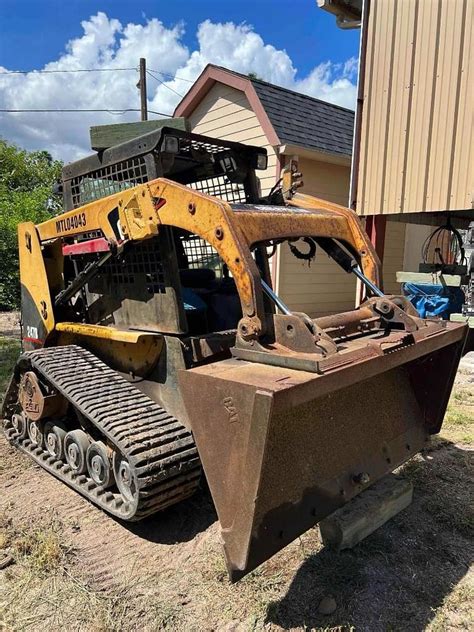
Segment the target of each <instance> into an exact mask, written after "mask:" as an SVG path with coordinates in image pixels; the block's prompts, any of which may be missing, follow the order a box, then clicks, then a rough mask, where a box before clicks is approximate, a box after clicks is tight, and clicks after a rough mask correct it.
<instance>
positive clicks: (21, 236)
mask: <svg viewBox="0 0 474 632" xmlns="http://www.w3.org/2000/svg"><path fill="white" fill-rule="evenodd" d="M18 249H19V257H20V281H21V284H22V285H23V286H24V287H25V289H26V290H27V291H28V292H29V294H30V295H31V298H32V300H33V302H34V304H35V306H36V309H37V312H38V315H39V318H40V319H41V321H42V323H43V326H44V329H45V333H46V335H48V334H49V333H50V332H51V331H52V330H53V329H54V314H53V306H52V303H51V295H50V290H49V284H48V276H47V274H46V268H45V265H44V259H43V253H42V250H41V244H40V240H39V238H38V233H37V231H36V227H35V225H34V224H33V222H23V223H21V224H19V225H18ZM31 324H33V323H31Z"/></svg>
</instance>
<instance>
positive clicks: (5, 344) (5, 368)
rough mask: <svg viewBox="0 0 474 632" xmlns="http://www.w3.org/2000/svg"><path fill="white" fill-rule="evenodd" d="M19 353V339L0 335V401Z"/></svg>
mask: <svg viewBox="0 0 474 632" xmlns="http://www.w3.org/2000/svg"><path fill="white" fill-rule="evenodd" d="M19 355H20V341H19V340H15V339H13V338H5V337H3V336H0V401H1V399H2V398H3V393H4V392H5V389H6V387H7V384H8V382H9V380H10V377H11V374H12V370H13V367H14V366H15V362H16V361H17V359H18V356H19Z"/></svg>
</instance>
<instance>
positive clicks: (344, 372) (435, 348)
mask: <svg viewBox="0 0 474 632" xmlns="http://www.w3.org/2000/svg"><path fill="white" fill-rule="evenodd" d="M464 335H465V328H464V327H463V326H462V325H461V326H459V325H458V324H455V323H448V324H447V326H446V329H445V330H444V331H443V332H442V333H439V334H437V335H434V336H431V337H429V338H426V339H423V340H421V341H419V342H416V343H414V344H411V345H407V346H405V347H403V348H399V349H397V350H396V351H391V352H390V353H387V354H385V355H380V356H378V357H370V358H368V359H365V360H361V361H357V362H354V363H352V364H349V365H346V366H342V367H340V368H339V369H336V370H333V371H328V372H327V373H325V374H317V373H309V372H306V371H298V370H294V369H288V368H283V367H278V366H270V365H267V364H261V363H257V362H248V361H245V360H239V359H228V360H224V361H220V362H215V363H212V364H208V365H205V366H201V367H197V368H193V369H190V370H187V371H181V372H180V376H179V379H180V384H181V388H182V392H183V397H184V402H185V406H186V409H187V412H188V414H189V418H190V422H191V425H192V429H193V432H194V436H195V440H196V443H197V447H198V451H199V454H200V457H201V460H202V463H203V466H204V470H205V473H206V476H207V480H208V483H209V487H210V490H211V494H212V497H213V500H214V503H215V506H216V509H217V513H218V516H219V521H220V524H221V528H222V537H223V541H224V549H225V555H226V559H227V566H228V569H229V574H230V576H231V579H232V580H233V581H237V580H238V579H240V578H241V577H243V576H244V575H245V574H246V573H248V572H250V571H251V570H252V569H254V568H255V567H257V566H258V565H259V564H261V563H262V562H264V561H265V560H267V559H268V558H269V557H271V556H272V555H274V554H275V553H276V552H277V551H279V550H280V549H282V548H283V547H284V546H286V545H287V544H289V543H290V542H291V541H292V540H294V539H295V538H296V537H297V536H299V535H300V534H302V533H303V532H305V531H306V530H307V529H309V528H310V527H312V526H314V525H315V524H316V523H318V522H319V521H320V520H322V519H323V518H325V517H326V516H328V515H329V514H331V513H332V512H333V511H334V510H336V509H337V508H338V507H340V506H342V505H343V504H344V503H346V502H347V501H348V500H350V499H351V498H352V497H353V496H355V495H357V494H358V493H360V492H361V491H362V490H363V489H365V488H366V487H367V486H369V485H371V484H372V483H374V482H375V481H377V480H378V479H380V478H381V477H383V476H384V475H386V474H387V473H389V472H391V471H392V470H393V469H394V468H396V467H397V466H399V465H401V464H402V463H404V462H405V461H406V460H407V459H409V458H410V457H411V456H413V455H414V454H416V453H417V452H418V451H419V450H420V449H421V448H422V447H423V446H424V444H425V441H426V440H427V437H428V435H429V434H432V433H436V432H438V431H439V429H440V426H441V423H442V419H443V416H444V413H445V409H446V405H447V402H448V399H449V395H450V392H451V387H452V383H453V379H454V375H455V372H456V369H457V365H458V362H459V359H460V356H461V351H462V345H463V340H464Z"/></svg>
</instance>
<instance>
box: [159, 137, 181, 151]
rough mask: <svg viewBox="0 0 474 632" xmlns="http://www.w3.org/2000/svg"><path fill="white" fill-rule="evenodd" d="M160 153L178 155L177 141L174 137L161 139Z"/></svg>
mask: <svg viewBox="0 0 474 632" xmlns="http://www.w3.org/2000/svg"><path fill="white" fill-rule="evenodd" d="M161 147H162V149H161V151H162V152H163V153H165V154H178V153H179V140H178V139H177V138H176V136H165V137H164V138H163V144H162V146H161Z"/></svg>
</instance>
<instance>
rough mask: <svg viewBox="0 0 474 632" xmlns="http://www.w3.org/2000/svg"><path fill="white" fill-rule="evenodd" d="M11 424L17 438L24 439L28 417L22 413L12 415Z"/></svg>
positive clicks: (26, 432)
mask: <svg viewBox="0 0 474 632" xmlns="http://www.w3.org/2000/svg"><path fill="white" fill-rule="evenodd" d="M12 426H13V427H14V428H15V431H16V433H17V435H18V438H19V439H24V438H25V437H26V435H27V434H28V419H27V418H26V415H25V414H24V413H20V414H15V415H13V416H12Z"/></svg>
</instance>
